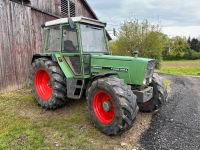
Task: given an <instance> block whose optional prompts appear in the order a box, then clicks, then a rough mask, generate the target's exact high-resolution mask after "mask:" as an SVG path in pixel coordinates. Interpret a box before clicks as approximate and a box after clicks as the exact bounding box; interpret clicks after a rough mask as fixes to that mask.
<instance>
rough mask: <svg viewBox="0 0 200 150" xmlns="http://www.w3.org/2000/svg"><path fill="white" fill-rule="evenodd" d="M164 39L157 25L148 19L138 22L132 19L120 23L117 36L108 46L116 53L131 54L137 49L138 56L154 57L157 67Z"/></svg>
mask: <svg viewBox="0 0 200 150" xmlns="http://www.w3.org/2000/svg"><path fill="white" fill-rule="evenodd" d="M165 39H166V36H165V35H164V34H163V33H161V27H160V26H159V25H152V24H150V23H149V22H148V20H143V21H142V22H140V21H139V20H138V19H132V20H128V21H125V22H124V23H123V24H122V26H121V29H120V31H119V34H118V38H117V40H116V41H114V42H112V43H111V44H110V48H111V50H112V51H113V53H114V54H117V55H131V56H133V55H134V52H135V51H139V55H140V56H143V57H150V58H155V59H156V60H157V62H158V63H157V64H158V65H157V67H158V66H159V62H160V60H161V57H162V51H163V49H164V47H165Z"/></svg>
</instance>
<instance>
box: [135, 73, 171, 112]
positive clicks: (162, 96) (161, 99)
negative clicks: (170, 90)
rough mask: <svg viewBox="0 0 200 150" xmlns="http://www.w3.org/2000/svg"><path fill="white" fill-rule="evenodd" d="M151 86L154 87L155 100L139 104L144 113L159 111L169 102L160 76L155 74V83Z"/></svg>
mask: <svg viewBox="0 0 200 150" xmlns="http://www.w3.org/2000/svg"><path fill="white" fill-rule="evenodd" d="M150 86H152V87H153V98H152V99H151V100H149V101H147V102H145V103H140V104H138V105H139V108H140V111H142V112H153V111H155V110H159V109H160V108H161V107H162V106H163V105H164V104H165V103H166V100H167V90H166V88H165V85H164V83H163V81H162V80H161V78H160V77H159V75H158V74H156V73H155V74H154V75H153V81H152V83H151V84H150Z"/></svg>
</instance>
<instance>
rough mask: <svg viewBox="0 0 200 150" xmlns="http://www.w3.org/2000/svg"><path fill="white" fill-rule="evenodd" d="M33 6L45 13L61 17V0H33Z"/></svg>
mask: <svg viewBox="0 0 200 150" xmlns="http://www.w3.org/2000/svg"><path fill="white" fill-rule="evenodd" d="M31 6H33V7H35V8H37V9H39V10H42V11H44V12H48V13H51V14H53V15H57V16H60V11H61V7H60V0H31Z"/></svg>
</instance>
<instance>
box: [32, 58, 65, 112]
mask: <svg viewBox="0 0 200 150" xmlns="http://www.w3.org/2000/svg"><path fill="white" fill-rule="evenodd" d="M30 83H31V86H32V91H33V93H34V96H35V100H36V102H37V103H38V104H39V105H40V106H42V107H43V108H45V109H56V108H58V107H61V106H63V105H64V104H65V103H66V102H67V98H66V95H67V92H66V82H65V78H64V74H63V72H62V71H61V69H60V67H59V66H58V65H57V64H56V63H55V62H53V61H52V60H49V59H47V58H39V59H36V60H34V62H33V63H32V69H31V73H30Z"/></svg>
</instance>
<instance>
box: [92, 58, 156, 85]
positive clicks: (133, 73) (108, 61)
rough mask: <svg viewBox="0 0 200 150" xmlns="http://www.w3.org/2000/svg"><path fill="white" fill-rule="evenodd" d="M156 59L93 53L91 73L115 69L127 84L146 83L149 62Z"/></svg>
mask: <svg viewBox="0 0 200 150" xmlns="http://www.w3.org/2000/svg"><path fill="white" fill-rule="evenodd" d="M154 61H155V60H154V59H148V58H141V57H129V56H113V55H91V73H92V74H93V75H96V74H99V73H104V72H110V71H114V72H116V73H117V74H118V76H119V78H121V79H124V80H125V82H126V83H127V84H135V85H144V84H145V83H144V80H145V77H146V73H147V68H148V64H149V62H154ZM153 69H154V68H153Z"/></svg>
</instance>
